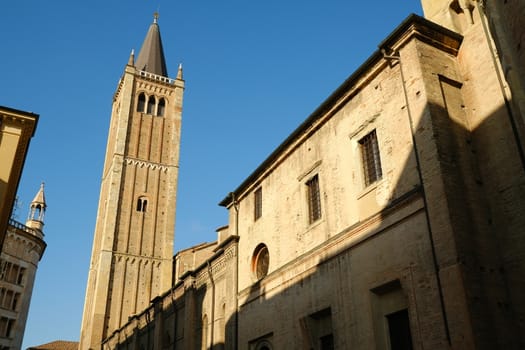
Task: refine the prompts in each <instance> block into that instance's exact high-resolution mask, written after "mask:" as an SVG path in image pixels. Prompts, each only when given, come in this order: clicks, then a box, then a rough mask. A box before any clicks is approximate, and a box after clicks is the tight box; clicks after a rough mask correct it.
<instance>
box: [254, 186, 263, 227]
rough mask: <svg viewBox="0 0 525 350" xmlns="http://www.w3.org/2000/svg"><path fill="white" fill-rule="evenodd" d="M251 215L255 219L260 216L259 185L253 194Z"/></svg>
mask: <svg viewBox="0 0 525 350" xmlns="http://www.w3.org/2000/svg"><path fill="white" fill-rule="evenodd" d="M253 203H254V206H253V217H254V219H255V220H257V219H258V218H260V217H261V216H262V188H261V187H259V188H258V189H256V190H255V192H254V194H253Z"/></svg>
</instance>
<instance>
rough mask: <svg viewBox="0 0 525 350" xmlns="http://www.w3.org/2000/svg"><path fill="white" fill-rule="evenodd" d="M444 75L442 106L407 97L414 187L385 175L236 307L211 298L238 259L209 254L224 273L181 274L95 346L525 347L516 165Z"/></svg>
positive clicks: (503, 121)
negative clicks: (374, 207) (376, 190)
mask: <svg viewBox="0 0 525 350" xmlns="http://www.w3.org/2000/svg"><path fill="white" fill-rule="evenodd" d="M440 84H441V85H440V89H441V93H442V96H441V97H442V102H443V104H442V105H441V104H440V105H438V104H428V105H427V106H426V108H425V109H424V112H423V115H421V116H410V111H409V110H408V109H407V123H409V121H410V120H412V118H413V117H416V118H414V119H413V120H418V121H419V123H418V125H414V126H413V127H412V128H411V129H412V130H413V135H412V137H413V141H414V145H415V147H414V148H413V150H412V151H411V152H410V156H409V158H408V159H407V160H406V162H405V164H404V168H403V171H402V173H401V176H400V177H399V179H400V181H402V180H403V179H404V178H408V177H411V178H417V179H418V181H417V182H416V183H414V186H413V187H412V188H411V189H407V187H406V185H403V186H400V185H399V183H398V184H395V185H394V186H392V190H391V192H390V193H391V196H390V198H389V201H388V203H387V204H386V205H385V206H384V207H383V208H381V210H380V211H379V212H377V213H375V214H373V215H371V216H369V217H367V218H365V219H363V220H361V221H360V222H358V223H356V224H355V225H352V226H351V227H348V228H345V229H344V230H343V231H341V232H329V233H328V234H327V235H326V236H327V237H330V238H329V239H328V240H327V241H325V242H323V243H322V244H321V245H319V246H317V247H315V248H314V249H312V250H311V251H309V252H307V253H305V254H303V255H301V256H299V257H297V258H296V259H294V260H293V261H290V262H288V263H287V264H286V265H284V266H282V267H280V268H278V269H277V270H274V271H271V272H270V273H269V274H268V275H266V276H265V277H263V278H262V279H260V280H259V281H257V282H255V283H254V284H253V285H252V286H251V287H250V288H247V289H245V290H240V291H239V293H238V300H239V304H238V306H237V305H235V299H236V298H235V296H231V299H227V300H226V301H225V300H223V299H221V300H219V299H218V296H219V295H224V293H226V292H227V291H228V290H229V288H231V283H232V281H233V279H232V277H231V276H230V275H228V273H230V274H231V273H233V271H235V263H236V259H230V260H226V262H224V260H221V261H219V260H220V256H221V254H216V257H215V258H214V260H213V261H210V264H211V265H213V266H219V265H217V264H219V262H220V263H221V264H223V265H221V266H223V267H224V269H223V270H221V271H226V273H222V274H217V275H216V276H215V277H214V278H215V280H213V281H210V280H209V279H208V280H206V281H203V280H202V278H204V277H203V276H205V275H206V274H205V273H204V272H203V273H204V275H199V274H198V271H197V270H196V271H194V272H189V273H187V274H185V275H184V276H182V278H181V281H179V282H178V283H177V284H176V285H175V286H174V287H173V289H172V290H171V291H168V292H167V293H166V294H164V295H163V296H161V297H158V298H156V299H154V300H153V301H152V304H151V306H150V307H149V308H148V309H147V310H146V311H144V312H143V313H141V314H140V315H137V316H134V317H132V318H130V321H129V322H128V324H127V325H125V326H124V327H123V328H121V329H120V330H118V331H116V332H114V333H113V334H112V335H111V336H110V337H109V338H108V339H107V340H106V341H105V343H104V349H130V348H132V349H210V350H211V349H213V350H219V349H249V350H268V349H298V348H308V349H347V348H374V347H377V348H386V347H388V346H390V347H391V348H403V349H407V348H412V347H413V348H443V347H446V346H448V344H452V345H453V347H455V348H480V349H492V348H520V347H525V341H524V335H525V325H524V321H523V320H525V302H524V301H523V298H522V296H523V295H525V279H523V276H525V262H524V256H523V254H522V252H523V249H524V248H525V234H524V233H523V229H522V228H523V227H525V216H524V215H519V213H520V212H521V213H522V212H523V209H524V208H525V205H524V201H525V174H524V172H523V168H522V165H521V164H520V161H519V157H518V156H517V148H516V143H515V141H514V140H513V139H512V138H511V137H510V135H511V134H512V133H511V130H510V126H509V122H508V119H507V115H508V113H507V110H506V108H505V107H504V106H502V107H501V108H499V109H497V110H495V111H494V112H493V113H492V115H490V116H488V117H487V118H485V121H484V122H482V123H481V124H480V125H478V126H477V127H476V128H475V129H474V130H469V127H468V125H469V124H470V123H469V121H468V120H467V116H466V114H465V112H464V109H463V102H462V100H461V91H460V90H461V84H459V83H457V82H453V81H450V80H447V79H441V81H440ZM409 118H410V119H409ZM414 172H416V173H417V176H415V175H414ZM380 181H381V180H380ZM324 195H325V196H327V197H330V193H325V194H324ZM324 215H326V216H329V215H330V213H329V212H327V213H325V214H324ZM242 236H243V232H240V239H241V240H242ZM290 237H295V235H291V236H290ZM236 244H237V242H236V241H235V240H232V241H230V243H229V245H233V246H235V245H236ZM226 249H227V247H224V250H226ZM270 254H271V247H270ZM223 255H224V254H223ZM201 268H204V269H205V268H206V267H201ZM217 269H218V268H217ZM228 271H229V272H228ZM199 276H201V277H199ZM198 278H201V280H200V282H199V280H198ZM224 303H226V304H224ZM220 308H225V311H224V309H223V311H220ZM236 309H237V310H238V311H237V312H236V311H235V310H236ZM204 310H209V311H208V312H209V313H207V314H205V313H204ZM209 344H213V345H212V346H210V345H209Z"/></svg>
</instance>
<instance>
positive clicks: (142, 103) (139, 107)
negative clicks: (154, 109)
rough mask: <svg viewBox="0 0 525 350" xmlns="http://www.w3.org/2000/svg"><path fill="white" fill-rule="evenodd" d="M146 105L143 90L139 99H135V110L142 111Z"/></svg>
mask: <svg viewBox="0 0 525 350" xmlns="http://www.w3.org/2000/svg"><path fill="white" fill-rule="evenodd" d="M145 106H146V96H145V95H144V93H143V92H141V93H140V95H139V99H138V101H137V112H142V113H144V107H145Z"/></svg>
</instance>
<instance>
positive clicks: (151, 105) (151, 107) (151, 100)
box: [146, 96, 155, 114]
mask: <svg viewBox="0 0 525 350" xmlns="http://www.w3.org/2000/svg"><path fill="white" fill-rule="evenodd" d="M154 111H155V97H153V96H150V97H149V99H148V110H147V111H146V113H148V114H153V112H154Z"/></svg>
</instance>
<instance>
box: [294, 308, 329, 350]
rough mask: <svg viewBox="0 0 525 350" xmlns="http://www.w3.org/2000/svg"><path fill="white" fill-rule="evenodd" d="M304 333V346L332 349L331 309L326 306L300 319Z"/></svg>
mask: <svg viewBox="0 0 525 350" xmlns="http://www.w3.org/2000/svg"><path fill="white" fill-rule="evenodd" d="M300 322H301V328H302V329H303V334H304V348H307V349H318V350H334V349H335V345H334V334H333V330H332V310H331V309H330V308H326V309H323V310H320V311H317V312H316V313H313V314H311V315H309V316H307V317H305V318H303V319H301V320H300Z"/></svg>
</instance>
